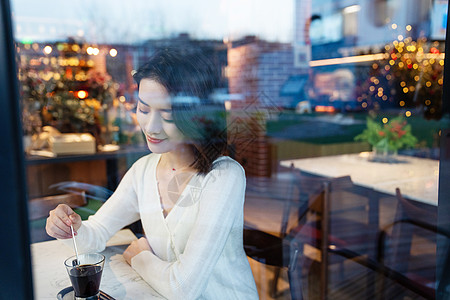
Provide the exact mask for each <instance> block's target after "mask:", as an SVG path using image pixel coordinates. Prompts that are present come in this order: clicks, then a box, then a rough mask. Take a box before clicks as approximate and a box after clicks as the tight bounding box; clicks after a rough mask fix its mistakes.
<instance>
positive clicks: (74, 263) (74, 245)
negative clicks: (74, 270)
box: [70, 224, 80, 266]
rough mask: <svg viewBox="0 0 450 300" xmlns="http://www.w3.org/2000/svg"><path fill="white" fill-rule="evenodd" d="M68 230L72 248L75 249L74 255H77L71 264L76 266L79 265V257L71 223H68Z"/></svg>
mask: <svg viewBox="0 0 450 300" xmlns="http://www.w3.org/2000/svg"><path fill="white" fill-rule="evenodd" d="M70 230H71V231H72V241H73V248H74V249H75V255H76V257H77V259H76V260H75V261H74V262H72V264H73V265H74V266H78V265H80V259H79V258H78V249H77V243H76V242H75V234H74V231H73V226H72V224H71V225H70Z"/></svg>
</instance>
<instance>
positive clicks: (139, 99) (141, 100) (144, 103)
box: [138, 97, 150, 107]
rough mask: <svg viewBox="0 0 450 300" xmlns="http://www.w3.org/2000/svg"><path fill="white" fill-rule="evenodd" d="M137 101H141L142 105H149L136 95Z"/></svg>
mask: <svg viewBox="0 0 450 300" xmlns="http://www.w3.org/2000/svg"><path fill="white" fill-rule="evenodd" d="M138 100H139V102H141V103H142V104H143V105H145V106H148V107H150V105H148V104H147V103H145V102H144V101H142V100H141V98H139V97H138Z"/></svg>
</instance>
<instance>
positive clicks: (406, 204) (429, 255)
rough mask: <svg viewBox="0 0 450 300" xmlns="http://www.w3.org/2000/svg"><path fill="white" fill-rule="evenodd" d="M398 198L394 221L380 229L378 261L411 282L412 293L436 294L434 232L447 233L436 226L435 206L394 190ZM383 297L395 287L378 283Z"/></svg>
mask: <svg viewBox="0 0 450 300" xmlns="http://www.w3.org/2000/svg"><path fill="white" fill-rule="evenodd" d="M396 197H397V200H398V205H397V211H396V216H395V220H394V221H393V222H392V223H391V224H388V225H387V226H386V227H385V228H383V230H382V231H381V232H380V236H379V241H378V251H377V252H378V255H377V258H378V262H379V263H380V264H382V265H384V266H386V267H388V268H389V269H390V270H391V273H397V274H400V276H403V277H404V278H405V279H406V280H409V281H411V282H412V284H413V286H414V288H413V292H414V293H415V294H417V295H420V296H422V297H424V298H426V299H435V297H436V259H437V257H436V244H437V235H440V236H443V237H445V238H449V237H450V232H449V231H447V230H444V229H442V228H439V227H438V226H437V208H436V207H431V206H426V205H423V204H420V203H415V202H413V201H411V200H408V199H406V198H404V197H403V195H402V194H401V192H400V189H399V188H397V189H396ZM382 284H383V287H382V291H383V293H384V295H385V296H387V297H389V295H390V294H392V293H396V294H398V293H399V292H398V290H397V291H396V290H395V289H393V288H391V287H390V286H386V284H385V283H384V281H383V282H382Z"/></svg>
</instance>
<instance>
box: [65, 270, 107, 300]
mask: <svg viewBox="0 0 450 300" xmlns="http://www.w3.org/2000/svg"><path fill="white" fill-rule="evenodd" d="M69 277H70V281H72V286H73V289H74V291H75V296H77V297H83V298H86V297H90V296H94V295H96V294H97V293H98V291H99V287H100V280H101V278H102V267H100V266H94V265H81V266H78V267H74V268H73V269H72V270H70V272H69Z"/></svg>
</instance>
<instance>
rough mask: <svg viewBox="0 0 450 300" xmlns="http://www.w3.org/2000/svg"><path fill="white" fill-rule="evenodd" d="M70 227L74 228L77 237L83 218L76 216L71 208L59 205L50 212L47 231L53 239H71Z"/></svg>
mask: <svg viewBox="0 0 450 300" xmlns="http://www.w3.org/2000/svg"><path fill="white" fill-rule="evenodd" d="M70 225H72V226H73V230H74V233H75V235H76V231H77V230H78V229H79V228H80V226H81V217H80V216H79V215H78V214H76V213H75V212H74V211H73V210H72V209H71V208H70V206H68V205H66V204H59V205H58V206H57V207H56V208H55V209H54V210H51V211H50V215H49V217H48V218H47V225H46V226H45V230H46V231H47V234H48V235H49V236H51V237H54V238H58V239H69V238H71V237H72V231H71V229H70Z"/></svg>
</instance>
